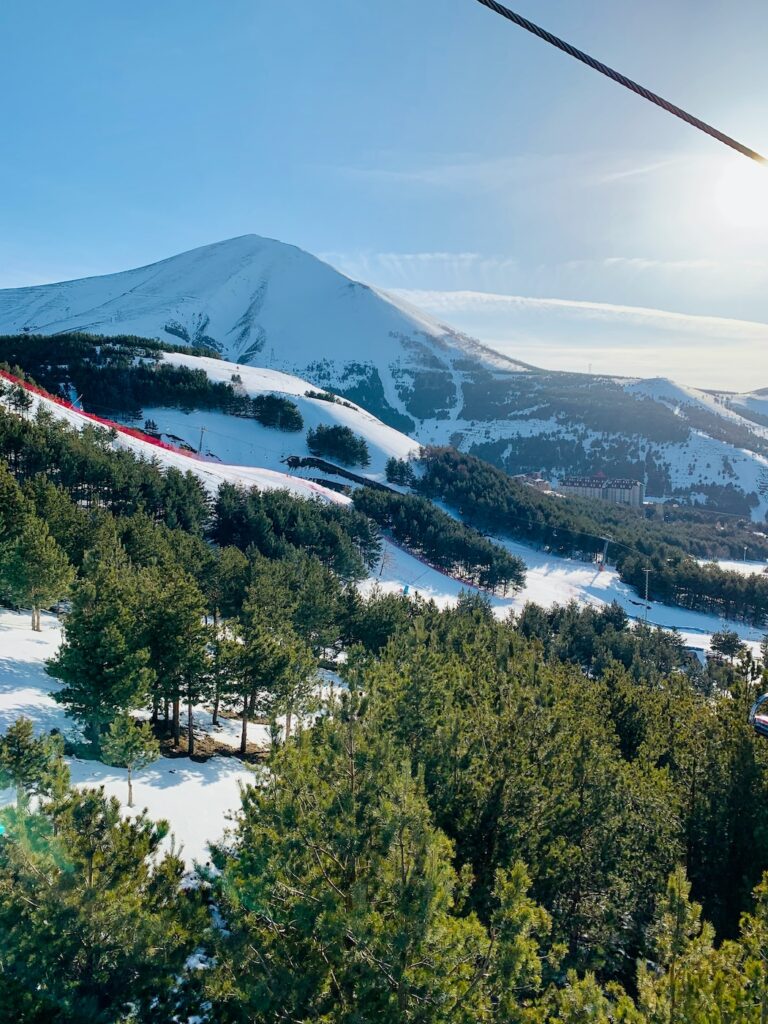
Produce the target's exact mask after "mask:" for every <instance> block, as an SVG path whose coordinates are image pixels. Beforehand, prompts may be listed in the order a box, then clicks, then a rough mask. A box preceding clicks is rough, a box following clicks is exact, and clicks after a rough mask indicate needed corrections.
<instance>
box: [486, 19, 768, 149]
mask: <svg viewBox="0 0 768 1024" xmlns="http://www.w3.org/2000/svg"><path fill="white" fill-rule="evenodd" d="M477 2H478V3H479V4H482V5H483V7H487V8H488V9H489V10H491V11H495V12H496V14H500V15H501V16H502V18H506V19H507V20H508V21H511V22H513V23H514V24H515V25H519V27H520V28H524V29H525V30H526V32H530V33H531V34H532V35H534V36H538V38H539V39H543V40H544V42H545V43H549V44H550V45H551V46H555V47H557V49H558V50H562V51H563V53H567V54H568V55H569V56H570V57H573V58H575V59H576V60H579V61H581V62H582V64H586V65H587V67H590V68H593V69H594V70H595V71H599V72H600V74H601V75H605V76H606V77H607V78H610V79H612V80H613V81H614V82H618V84H619V85H623V86H624V88H625V89H629V90H630V92H634V93H636V94H637V95H638V96H642V97H643V99H645V100H648V102H649V103H655V104H656V106H657V107H661V109H662V110H666V111H667V113H669V114H673V115H674V116H675V117H679V118H680V120H681V121H685V122H686V124H689V125H691V126H692V127H693V128H698V129H699V131H702V132H705V133H706V134H707V135H709V136H711V137H712V138H713V139H717V141H718V142H722V143H723V144H724V145H726V146H730V148H731V149H735V150H736V152H737V153H741V154H743V155H744V156H746V157H749V159H750V160H754V161H756V162H757V163H759V164H768V159H766V157H764V156H761V154H760V153H757V152H755V150H754V149H750V148H749V146H744V145H742V143H741V142H737V141H736V139H732V138H731V137H730V135H726V134H725V133H724V132H721V131H719V130H718V129H717V128H713V127H712V125H711V124H707V123H706V121H702V120H701V119H700V118H698V117H694V116H693V114H689V113H688V112H687V111H685V110H683V109H682V108H681V107H676V106H675V104H674V103H670V102H669V101H668V100H665V99H664V98H663V97H662V96H658V95H657V94H656V93H655V92H651V91H650V89H646V88H645V87H644V86H642V85H638V83H637V82H633V81H632V79H631V78H627V76H626V75H622V74H621V72H620V71H615V70H614V69H613V68H610V67H608V65H607V64H603V63H602V61H599V60H595V58H594V57H590V56H589V54H588V53H584V51H583V50H578V49H577V48H576V47H575V46H571V44H570V43H566V42H565V40H564V39H560V38H558V36H555V35H553V34H552V33H551V32H547V30H546V29H543V28H540V27H539V26H538V25H535V24H534V23H533V22H532V21H529V20H528V19H527V18H524V17H522V15H520V14H516V13H515V12H514V11H511V10H510V9H509V8H508V7H504V6H503V5H502V4H499V3H496V0H477Z"/></svg>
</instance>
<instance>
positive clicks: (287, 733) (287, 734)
mask: <svg viewBox="0 0 768 1024" xmlns="http://www.w3.org/2000/svg"><path fill="white" fill-rule="evenodd" d="M292 721H293V711H292V709H291V708H288V711H287V712H286V715H285V742H286V743H287V742H288V740H289V739H290V738H291V723H292Z"/></svg>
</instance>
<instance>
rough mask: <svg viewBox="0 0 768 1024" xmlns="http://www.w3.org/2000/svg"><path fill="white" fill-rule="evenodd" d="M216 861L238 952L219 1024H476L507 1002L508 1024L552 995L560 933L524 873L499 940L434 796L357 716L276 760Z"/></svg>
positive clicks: (215, 988)
mask: <svg viewBox="0 0 768 1024" xmlns="http://www.w3.org/2000/svg"><path fill="white" fill-rule="evenodd" d="M217 859H218V862H219V864H220V866H221V867H222V869H223V876H222V878H221V880H220V881H219V883H218V884H217V888H218V891H219V892H220V898H221V900H222V912H223V914H224V916H225V919H226V924H227V931H228V939H227V941H226V943H225V946H226V948H225V950H223V951H222V952H223V955H222V956H221V957H220V958H219V959H218V960H217V965H216V967H215V968H214V970H213V971H212V972H211V974H210V976H209V978H208V986H207V988H208V991H207V993H206V994H207V996H208V998H209V999H210V1000H211V1002H212V1007H213V1012H214V1016H215V1017H216V1019H217V1020H218V1021H220V1022H222V1024H229V1022H245V1021H248V1022H254V1024H255V1022H258V1021H271V1020H275V1019H280V1018H284V1019H288V1020H290V1019H293V1020H309V1019H313V1020H328V1021H334V1022H338V1024H347V1022H349V1024H351V1022H352V1021H356V1022H357V1021H374V1020H375V1021H382V1022H387V1021H392V1022H395V1021H397V1022H402V1021H420V1022H421V1021H424V1022H426V1021H429V1022H446V1024H447V1022H449V1021H450V1022H456V1024H464V1022H466V1024H470V1022H473V1024H474V1022H476V1021H477V1020H483V1019H490V1015H491V1012H492V1010H491V1008H492V1005H493V997H494V995H495V994H496V993H497V992H499V993H501V992H503V996H502V998H503V1000H504V1002H503V1006H504V1009H505V1011H507V1010H509V1011H510V1012H511V1011H512V1010H513V1008H516V1007H517V1006H518V1005H519V1003H520V1001H521V1000H523V999H524V998H525V996H526V994H532V993H533V992H534V991H535V990H536V988H537V987H538V985H539V983H540V978H541V974H540V972H541V963H540V959H539V956H538V937H539V936H541V937H545V936H546V931H547V927H548V922H547V918H546V915H545V914H543V913H542V912H541V910H540V909H539V908H537V907H536V906H535V905H534V904H533V903H532V902H531V901H530V899H529V897H528V894H527V886H526V878H525V873H524V871H523V870H522V869H521V868H515V869H513V871H512V872H511V873H510V874H509V875H507V874H501V875H500V876H499V879H498V893H497V898H496V904H495V912H494V919H493V925H492V933H491V934H489V932H488V931H487V930H486V929H485V928H484V927H483V926H482V925H481V923H480V922H479V920H478V919H477V917H476V916H475V915H474V914H473V913H471V912H469V913H468V912H466V910H465V909H464V907H463V903H464V893H465V888H466V882H467V878H466V875H465V873H461V874H458V873H457V872H456V871H455V869H454V867H453V866H452V849H451V844H450V843H449V842H448V840H447V839H446V837H445V836H444V835H442V834H441V833H440V831H439V830H438V829H436V828H435V826H434V824H433V823H432V821H431V816H430V813H429V810H428V807H427V804H426V801H425V798H424V792H423V784H422V783H421V782H420V781H419V779H418V778H417V777H416V778H414V776H413V774H412V772H411V770H410V767H409V765H408V763H407V762H403V761H402V760H401V759H400V757H399V756H398V755H397V753H396V752H395V751H393V750H392V749H391V748H390V747H389V746H388V744H387V741H386V739H383V738H380V737H379V736H378V735H377V734H376V733H375V732H374V731H373V730H372V729H370V728H369V727H367V726H366V724H365V721H364V720H361V718H360V717H359V715H358V713H357V710H356V709H355V707H354V706H353V705H352V704H347V705H346V707H345V709H344V710H343V712H342V714H341V715H340V716H339V717H338V719H335V720H329V719H325V720H322V721H321V723H320V724H319V725H318V726H317V727H316V728H315V729H313V730H312V731H311V732H306V733H304V734H303V735H302V737H301V738H300V740H299V741H298V742H297V743H296V744H292V745H290V746H288V747H285V748H282V749H281V750H280V752H279V753H278V754H277V755H276V756H275V757H274V758H273V761H272V765H271V770H270V772H269V773H268V775H266V776H265V778H264V780H263V784H262V785H259V786H258V787H255V788H252V789H249V790H248V791H247V793H246V794H245V796H244V814H243V818H242V821H241V823H240V825H239V827H238V832H237V836H236V845H235V849H234V851H233V854H232V855H231V856H230V857H226V856H225V855H224V854H223V852H220V853H219V855H218V858H217ZM299 965H301V967H300V968H299ZM500 1019H501V1018H500ZM506 1019H508V1020H513V1019H515V1018H514V1017H513V1016H511V1015H510V1016H508V1017H506Z"/></svg>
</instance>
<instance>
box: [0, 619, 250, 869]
mask: <svg viewBox="0 0 768 1024" xmlns="http://www.w3.org/2000/svg"><path fill="white" fill-rule="evenodd" d="M42 626H43V631H42V633H33V632H32V629H31V628H30V623H29V616H28V615H18V614H16V613H14V612H8V611H0V732H5V730H6V729H7V728H8V726H9V725H10V724H11V723H12V722H14V721H15V720H16V719H17V718H20V717H22V716H24V717H26V718H29V719H31V720H32V722H33V723H34V725H35V728H36V730H37V731H39V732H49V731H50V730H51V729H60V730H61V731H62V732H63V733H65V734H67V733H70V732H72V729H73V723H72V721H71V720H70V719H68V718H67V716H66V715H65V714H64V711H63V709H62V708H61V707H60V706H59V705H58V704H57V703H56V702H55V701H54V700H53V698H52V697H51V696H50V694H51V693H52V692H53V691H55V690H57V689H58V688H59V685H60V684H59V683H58V682H57V680H55V679H52V678H51V677H50V676H49V675H47V674H46V672H45V662H46V661H47V660H48V659H49V658H52V657H53V656H54V654H55V653H56V651H57V649H58V646H59V644H60V642H61V630H60V628H59V624H58V622H57V620H56V619H55V618H54V617H53V616H51V615H44V616H43V622H42ZM67 761H68V764H69V767H70V771H71V773H72V781H73V782H74V783H75V784H77V785H82V786H102V785H103V786H104V789H105V791H106V792H107V793H108V794H109V795H110V796H116V797H117V798H118V799H119V800H120V802H121V803H122V804H123V805H125V802H126V800H127V795H128V783H127V774H126V772H125V771H124V770H123V769H121V768H110V767H108V766H107V765H103V764H100V763H99V762H98V761H82V760H79V759H78V758H68V759H67ZM251 778H252V773H251V771H250V770H249V769H248V768H247V766H245V765H244V764H243V763H242V762H241V761H239V760H237V759H236V758H230V757H213V758H211V759H210V760H209V761H207V762H205V763H204V764H198V763H196V762H193V761H190V760H189V759H188V758H173V759H172V758H167V757H161V758H160V759H159V760H158V761H156V762H155V764H153V765H151V766H150V767H149V768H146V769H145V770H144V771H142V772H139V773H138V774H137V775H136V776H135V780H134V802H135V805H136V807H135V810H136V811H138V810H141V809H143V808H145V807H146V808H147V810H148V811H149V814H150V816H151V817H152V818H155V819H157V818H166V819H167V820H168V821H170V823H171V828H172V831H173V834H174V836H175V838H176V841H177V846H178V844H181V846H182V847H183V851H182V853H183V856H184V858H185V860H186V861H187V863H188V864H189V865H190V866H191V865H192V863H193V862H195V861H198V862H201V863H204V862H205V861H206V860H207V859H208V847H207V844H208V842H209V841H215V840H217V839H219V838H221V836H222V835H223V832H224V829H225V828H226V826H227V823H228V816H229V815H231V814H233V813H234V812H236V811H237V810H238V808H239V807H240V786H241V784H247V783H248V782H249V781H250V780H251ZM12 800H13V792H12V791H11V790H5V791H2V792H0V805H5V804H7V803H10V802H11V801H12ZM124 811H125V813H126V814H129V813H131V812H130V811H129V810H128V808H127V807H125V806H124Z"/></svg>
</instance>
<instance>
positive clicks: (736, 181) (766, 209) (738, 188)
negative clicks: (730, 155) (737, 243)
mask: <svg viewBox="0 0 768 1024" xmlns="http://www.w3.org/2000/svg"><path fill="white" fill-rule="evenodd" d="M711 198H712V206H713V210H714V212H715V213H716V215H717V216H718V218H719V220H720V221H721V223H722V224H723V225H725V226H727V227H732V228H752V229H754V228H768V167H766V166H765V165H763V164H757V163H753V162H749V161H747V160H733V161H729V162H728V164H727V165H723V167H722V168H720V169H719V170H718V171H717V173H716V174H715V176H714V179H713V182H712V194H711Z"/></svg>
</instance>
